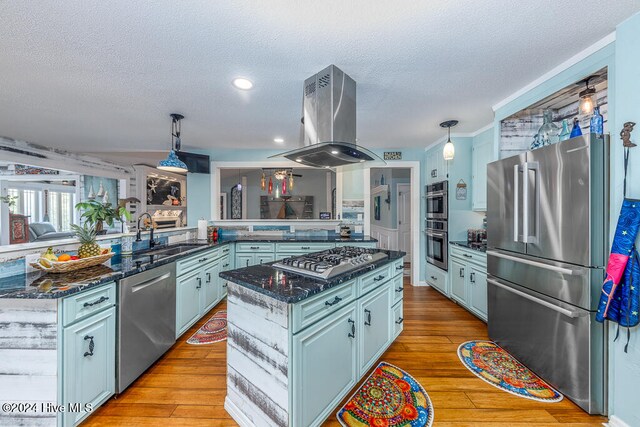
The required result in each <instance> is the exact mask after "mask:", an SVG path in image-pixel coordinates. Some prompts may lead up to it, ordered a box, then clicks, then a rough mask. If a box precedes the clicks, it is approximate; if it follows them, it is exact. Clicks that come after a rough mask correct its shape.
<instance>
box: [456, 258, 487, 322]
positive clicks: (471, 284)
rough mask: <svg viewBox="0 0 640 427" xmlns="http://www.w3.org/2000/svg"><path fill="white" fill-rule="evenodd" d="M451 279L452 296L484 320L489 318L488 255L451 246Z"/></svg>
mask: <svg viewBox="0 0 640 427" xmlns="http://www.w3.org/2000/svg"><path fill="white" fill-rule="evenodd" d="M450 253H451V262H450V264H449V280H450V282H451V298H452V299H453V300H455V301H457V302H458V303H460V305H462V306H463V307H465V308H466V309H467V310H469V311H471V312H472V313H473V314H475V315H476V316H478V317H480V318H481V319H482V320H484V321H486V320H487V261H486V255H485V254H484V253H482V252H478V251H474V250H465V249H462V248H459V247H456V246H452V247H451V251H450Z"/></svg>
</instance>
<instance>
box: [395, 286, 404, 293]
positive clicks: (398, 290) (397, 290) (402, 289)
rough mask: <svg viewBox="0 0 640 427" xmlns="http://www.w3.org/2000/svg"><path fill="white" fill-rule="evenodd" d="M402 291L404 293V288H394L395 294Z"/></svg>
mask: <svg viewBox="0 0 640 427" xmlns="http://www.w3.org/2000/svg"><path fill="white" fill-rule="evenodd" d="M402 291H404V287H402V286H398V287H397V288H396V292H402Z"/></svg>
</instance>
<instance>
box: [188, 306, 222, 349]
mask: <svg viewBox="0 0 640 427" xmlns="http://www.w3.org/2000/svg"><path fill="white" fill-rule="evenodd" d="M226 339H227V312H226V311H224V310H220V311H217V312H216V314H214V315H213V317H211V319H209V320H207V323H205V324H204V325H202V326H201V327H200V329H198V331H197V332H196V333H195V334H193V335H191V338H189V339H188V340H187V344H195V345H200V344H212V343H214V342H219V341H224V340H226Z"/></svg>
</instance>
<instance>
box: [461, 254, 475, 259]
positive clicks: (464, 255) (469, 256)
mask: <svg viewBox="0 0 640 427" xmlns="http://www.w3.org/2000/svg"><path fill="white" fill-rule="evenodd" d="M462 256H463V257H465V258H473V257H472V256H471V255H469V254H462Z"/></svg>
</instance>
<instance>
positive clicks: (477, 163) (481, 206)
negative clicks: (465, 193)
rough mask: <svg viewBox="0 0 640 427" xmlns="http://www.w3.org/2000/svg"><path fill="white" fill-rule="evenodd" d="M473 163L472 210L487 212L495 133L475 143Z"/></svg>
mask: <svg viewBox="0 0 640 427" xmlns="http://www.w3.org/2000/svg"><path fill="white" fill-rule="evenodd" d="M472 150H473V151H472V163H471V180H472V185H471V190H472V193H473V195H472V201H471V208H472V209H473V210H474V211H486V210H487V163H489V162H491V161H492V160H493V132H490V133H488V134H487V135H485V134H480V135H478V137H477V138H476V139H474V141H473V148H472Z"/></svg>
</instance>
